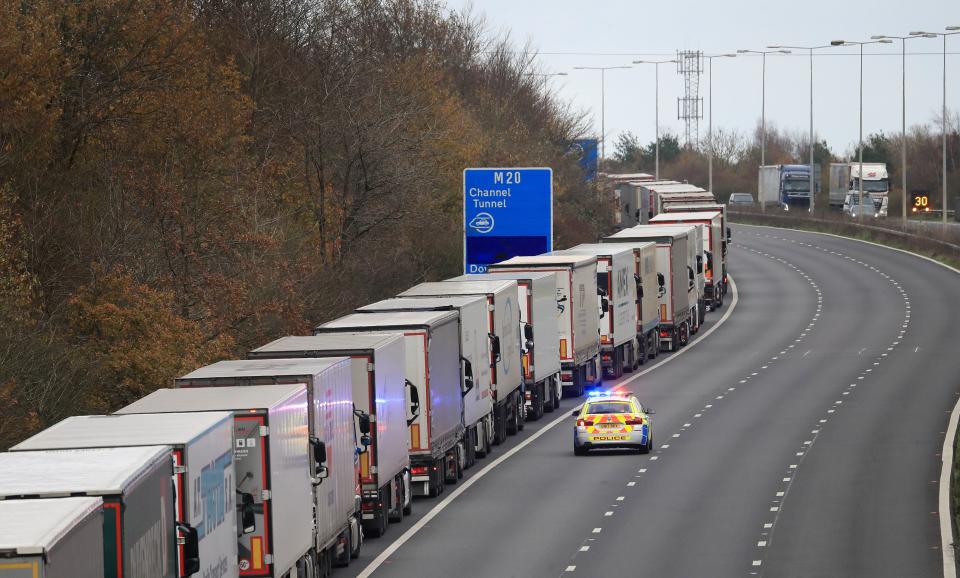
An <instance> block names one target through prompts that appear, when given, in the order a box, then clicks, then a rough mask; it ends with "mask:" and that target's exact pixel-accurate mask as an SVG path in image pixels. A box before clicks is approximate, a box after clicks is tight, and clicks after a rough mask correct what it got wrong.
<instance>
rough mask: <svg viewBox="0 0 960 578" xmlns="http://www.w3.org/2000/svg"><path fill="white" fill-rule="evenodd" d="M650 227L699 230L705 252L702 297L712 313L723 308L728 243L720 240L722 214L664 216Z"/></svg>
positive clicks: (703, 213) (655, 220) (716, 212)
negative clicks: (660, 226)
mask: <svg viewBox="0 0 960 578" xmlns="http://www.w3.org/2000/svg"><path fill="white" fill-rule="evenodd" d="M650 224H651V225H658V224H662V225H670V224H674V225H696V226H698V227H700V228H701V235H702V237H703V252H704V292H705V293H704V295H705V298H706V300H707V303H708V304H709V306H710V308H711V309H717V308H719V307H720V306H722V305H723V297H724V295H726V292H727V286H726V275H725V272H726V270H727V242H726V239H725V237H724V236H723V233H724V231H723V214H722V213H720V212H719V211H713V212H708V211H703V212H686V213H680V212H677V213H663V214H660V215H657V216H656V217H654V218H653V219H651V221H650Z"/></svg>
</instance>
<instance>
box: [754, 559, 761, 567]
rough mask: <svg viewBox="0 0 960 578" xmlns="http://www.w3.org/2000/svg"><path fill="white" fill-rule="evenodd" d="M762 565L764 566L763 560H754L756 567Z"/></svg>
mask: <svg viewBox="0 0 960 578" xmlns="http://www.w3.org/2000/svg"><path fill="white" fill-rule="evenodd" d="M760 564H763V560H754V561H753V565H754V566H759V565H760Z"/></svg>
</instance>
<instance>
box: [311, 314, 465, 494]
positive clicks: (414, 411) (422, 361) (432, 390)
mask: <svg viewBox="0 0 960 578" xmlns="http://www.w3.org/2000/svg"><path fill="white" fill-rule="evenodd" d="M313 331H314V333H315V334H316V335H326V334H331V333H333V334H342V333H380V334H382V333H397V334H400V335H403V336H404V350H405V356H406V364H405V365H406V372H407V379H408V380H410V382H411V383H412V384H413V386H414V387H411V388H409V390H408V391H409V392H410V393H411V394H412V395H414V396H416V397H411V398H410V399H409V400H407V403H408V405H409V408H410V410H409V411H408V413H407V423H408V424H409V425H410V430H409V432H410V445H409V446H408V447H409V451H410V475H411V483H412V485H413V494H414V495H415V496H438V495H440V493H441V492H443V489H444V486H445V485H446V484H447V483H450V484H454V483H456V482H457V480H458V479H459V478H460V477H461V476H462V475H463V468H464V466H465V465H466V452H467V448H466V443H467V442H466V436H465V432H466V428H465V427H464V424H463V407H464V403H463V397H464V396H466V395H469V393H470V390H472V389H473V376H472V375H471V374H470V373H469V372H468V370H469V369H470V368H469V367H467V366H466V365H465V364H463V363H462V360H463V356H462V354H461V352H460V322H459V316H458V314H457V312H455V311H389V312H387V311H385V312H382V313H353V314H350V315H346V316H344V317H341V318H339V319H334V320H333V321H330V322H327V323H324V324H323V325H320V326H318V327H315V328H314V330H313ZM421 392H422V395H421V394H420V393H421Z"/></svg>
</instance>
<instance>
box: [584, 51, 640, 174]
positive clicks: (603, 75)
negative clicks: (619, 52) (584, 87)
mask: <svg viewBox="0 0 960 578" xmlns="http://www.w3.org/2000/svg"><path fill="white" fill-rule="evenodd" d="M621 68H633V67H632V66H574V67H573V69H574V70H599V71H600V159H601V160H602V159H605V158H606V156H607V149H606V142H607V134H606V130H607V125H606V107H607V104H606V99H607V92H606V72H607V71H608V70H617V69H621Z"/></svg>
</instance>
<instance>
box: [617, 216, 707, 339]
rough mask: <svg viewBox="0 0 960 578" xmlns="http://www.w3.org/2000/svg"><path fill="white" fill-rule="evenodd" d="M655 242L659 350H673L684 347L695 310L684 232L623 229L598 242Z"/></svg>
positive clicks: (659, 228) (692, 272)
mask: <svg viewBox="0 0 960 578" xmlns="http://www.w3.org/2000/svg"><path fill="white" fill-rule="evenodd" d="M651 241H652V242H655V243H656V244H657V285H658V287H657V294H658V297H659V298H660V326H659V332H660V349H661V350H663V349H666V350H669V351H676V350H677V349H679V348H680V347H681V346H683V345H686V344H687V342H688V341H689V340H690V335H691V332H692V330H693V318H694V315H695V311H696V303H697V287H696V273H695V269H694V268H693V266H692V265H691V264H690V251H689V249H688V248H687V245H688V244H689V243H690V242H691V241H689V240H688V232H687V231H685V230H682V229H673V230H665V229H664V227H663V226H662V225H661V226H650V225H646V226H640V227H633V228H631V229H624V230H623V231H620V232H618V233H615V234H613V235H611V236H609V237H605V238H603V239H601V240H600V242H601V243H604V244H606V243H636V242H651Z"/></svg>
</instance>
